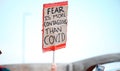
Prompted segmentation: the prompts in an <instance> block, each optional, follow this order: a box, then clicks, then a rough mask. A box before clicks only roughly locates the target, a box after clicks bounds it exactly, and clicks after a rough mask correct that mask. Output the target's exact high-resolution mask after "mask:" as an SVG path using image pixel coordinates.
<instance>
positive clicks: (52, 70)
mask: <svg viewBox="0 0 120 71" xmlns="http://www.w3.org/2000/svg"><path fill="white" fill-rule="evenodd" d="M51 71H56V64H54V63H53V64H52V66H51Z"/></svg>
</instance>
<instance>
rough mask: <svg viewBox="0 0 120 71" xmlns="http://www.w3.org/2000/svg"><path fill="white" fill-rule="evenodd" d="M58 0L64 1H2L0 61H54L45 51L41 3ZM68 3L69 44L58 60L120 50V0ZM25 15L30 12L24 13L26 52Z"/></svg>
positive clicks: (49, 53)
mask: <svg viewBox="0 0 120 71" xmlns="http://www.w3.org/2000/svg"><path fill="white" fill-rule="evenodd" d="M58 1H64V0H47V1H45V0H35V1H33V0H20V1H19V0H15V1H14V0H4V1H3V0H0V3H1V4H0V49H1V50H2V51H3V54H2V55H1V56H0V59H1V60H0V63H2V64H9V63H23V62H25V63H41V62H43V63H44V62H45V63H46V62H51V61H52V52H46V53H42V44H41V43H42V32H41V29H42V5H43V3H50V2H51V3H52V2H58ZM68 4H69V5H68V32H67V33H68V34H67V46H66V48H64V49H60V50H57V51H56V55H55V56H56V62H58V63H61V62H62V63H65V62H73V61H77V60H82V59H85V58H90V57H94V56H97V55H103V54H109V53H118V52H120V1H119V0H86V1H83V0H74V1H73V0H69V1H68ZM24 14H29V15H25V31H24V32H25V39H24V40H25V48H24V52H23V46H22V42H23V40H22V39H23V37H22V36H23V15H24ZM23 53H24V54H23ZM9 60H11V62H8V61H9Z"/></svg>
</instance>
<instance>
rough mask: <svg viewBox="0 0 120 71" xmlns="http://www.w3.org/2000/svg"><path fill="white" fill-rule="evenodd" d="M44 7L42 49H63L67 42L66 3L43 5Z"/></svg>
mask: <svg viewBox="0 0 120 71" xmlns="http://www.w3.org/2000/svg"><path fill="white" fill-rule="evenodd" d="M57 4H58V5H57ZM44 6H45V8H44V9H43V12H44V13H43V49H47V50H56V49H59V48H64V47H65V45H66V40H67V23H68V21H67V10H68V6H67V2H60V3H53V4H45V5H44ZM49 6H50V7H49Z"/></svg>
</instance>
